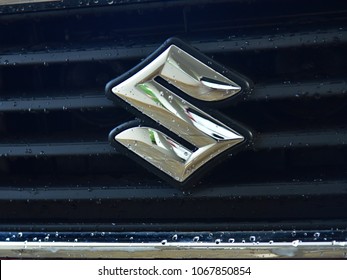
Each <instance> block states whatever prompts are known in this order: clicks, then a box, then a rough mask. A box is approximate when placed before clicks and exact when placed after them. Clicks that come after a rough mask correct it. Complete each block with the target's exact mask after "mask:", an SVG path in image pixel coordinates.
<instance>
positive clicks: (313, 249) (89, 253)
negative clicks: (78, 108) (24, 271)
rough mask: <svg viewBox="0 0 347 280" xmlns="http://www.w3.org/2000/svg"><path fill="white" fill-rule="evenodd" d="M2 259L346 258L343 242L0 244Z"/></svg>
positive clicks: (345, 248) (346, 249) (346, 247)
mask: <svg viewBox="0 0 347 280" xmlns="http://www.w3.org/2000/svg"><path fill="white" fill-rule="evenodd" d="M0 257H1V258H105V259H106V258H216V259H223V258H230V259H234V258H347V246H346V242H333V243H332V242H300V243H298V244H293V243H292V242H290V243H289V242H280V243H278V244H276V243H272V244H269V243H265V242H264V243H259V244H256V243H254V244H244V243H232V244H227V243H220V244H211V243H204V242H202V243H196V242H185V243H179V244H177V243H170V242H167V243H165V244H162V243H158V242H156V243H154V242H153V243H147V244H142V243H113V242H108V243H98V242H95V243H87V242H81V243H79V242H76V243H74V242H42V243H38V242H25V241H24V242H0Z"/></svg>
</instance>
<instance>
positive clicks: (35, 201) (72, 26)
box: [0, 1, 347, 230]
mask: <svg viewBox="0 0 347 280" xmlns="http://www.w3.org/2000/svg"><path fill="white" fill-rule="evenodd" d="M80 2H81V3H80V4H78V5H80V7H79V9H73V8H71V9H70V8H64V7H63V6H54V7H53V6H52V7H53V8H54V9H53V8H52V9H49V8H50V7H49V6H48V7H47V6H45V9H43V10H41V11H36V12H32V11H33V8H32V9H31V10H29V12H26V10H24V11H20V12H16V13H13V12H11V10H6V9H3V10H2V11H3V14H2V15H1V17H0V22H1V25H0V32H1V34H2V35H1V37H2V39H3V40H2V41H3V42H2V44H1V55H0V135H1V137H0V139H1V140H0V156H1V157H0V178H1V182H0V199H1V203H0V219H1V221H2V223H1V228H2V229H9V228H14V227H17V228H19V227H20V228H30V229H32V228H38V227H40V228H41V229H43V228H45V227H48V225H51V227H52V225H54V228H57V227H59V226H58V225H61V226H63V225H64V227H66V226H69V225H71V226H72V225H76V224H79V226H81V228H82V225H83V228H86V227H88V225H90V227H95V225H97V224H100V227H102V225H104V226H105V225H107V226H108V227H113V226H117V227H118V229H120V230H129V229H132V230H134V229H136V230H147V229H148V228H150V229H152V230H153V229H158V230H159V229H167V230H192V229H194V230H199V229H201V230H206V229H208V230H226V229H238V230H240V229H247V230H252V229H264V228H268V229H288V228H301V229H302V228H311V227H313V226H312V224H313V223H314V228H325V229H326V228H330V227H339V226H345V221H346V218H347V205H346V199H347V160H346V159H347V148H346V147H347V127H346V120H347V110H346V109H347V94H346V90H347V83H346V82H347V71H346V61H347V52H346V43H347V21H346V19H347V5H346V4H345V3H343V2H344V1H325V2H324V3H315V5H314V6H311V5H310V4H305V3H304V1H284V3H283V4H282V5H281V6H278V5H275V1H273V2H272V1H265V2H264V1H189V2H187V1H150V2H148V1H136V3H133V2H132V1H128V2H127V1H124V2H126V3H123V2H122V3H117V2H118V1H114V2H113V1H110V3H111V2H112V5H108V4H107V3H106V2H103V1H100V3H98V4H97V3H95V2H96V1H95V2H92V1H90V5H87V2H88V3H89V1H80ZM335 2H336V3H335ZM76 3H77V1H76ZM55 5H58V4H55ZM172 36H176V37H179V38H181V39H183V40H185V41H187V42H188V43H190V44H192V45H193V46H194V47H196V48H198V49H199V50H200V51H201V52H203V53H205V54H206V55H208V56H210V57H211V58H213V59H214V60H216V61H218V62H220V63H222V64H223V65H225V66H226V67H229V68H232V69H235V70H236V71H238V72H240V73H242V74H243V75H245V76H247V77H249V78H250V79H251V80H252V81H253V82H254V84H255V87H254V91H253V93H252V94H251V95H250V96H249V98H248V99H246V100H243V101H241V102H240V103H238V104H236V105H231V106H229V107H227V108H224V109H222V112H223V113H224V114H226V115H227V116H229V117H230V118H232V119H234V120H237V121H238V122H240V123H243V124H245V125H246V126H247V127H250V128H251V129H252V130H253V131H254V137H255V139H254V147H253V148H252V149H249V150H247V151H244V152H240V153H239V154H237V155H233V156H231V157H230V158H229V159H228V160H227V161H226V162H224V163H223V164H220V165H218V166H217V167H215V168H214V169H213V170H211V171H210V172H209V173H208V175H207V176H205V178H204V179H203V180H202V182H201V183H200V185H198V186H197V187H196V188H193V189H187V190H185V191H181V190H179V189H176V188H173V187H171V186H169V185H167V184H166V183H165V182H163V181H161V180H159V179H158V178H157V177H156V176H154V175H152V174H151V173H149V172H148V171H146V170H145V169H143V168H142V167H141V166H139V165H138V164H136V163H135V162H133V161H131V160H129V159H127V158H126V157H124V156H122V155H120V154H118V153H117V151H116V150H115V149H114V148H112V147H111V146H110V145H109V144H108V141H107V137H108V133H109V131H111V130H112V129H113V128H114V127H116V126H118V125H119V124H121V123H123V122H126V121H128V120H131V119H133V116H132V115H131V114H129V113H127V112H126V111H124V110H123V109H122V108H120V107H118V106H117V105H115V104H112V102H111V101H109V100H107V99H106V97H105V94H104V87H105V84H106V83H107V82H108V81H110V80H111V79H113V78H115V77H117V76H119V75H121V74H123V73H124V72H126V71H127V70H129V69H131V68H132V67H133V66H135V65H136V64H138V63H139V62H140V61H141V60H142V59H144V58H146V57H147V56H148V55H149V54H150V53H151V52H152V51H154V50H155V49H156V48H157V47H158V46H160V45H161V43H163V42H164V41H165V40H166V39H167V38H169V37H172ZM19 225H20V226H19Z"/></svg>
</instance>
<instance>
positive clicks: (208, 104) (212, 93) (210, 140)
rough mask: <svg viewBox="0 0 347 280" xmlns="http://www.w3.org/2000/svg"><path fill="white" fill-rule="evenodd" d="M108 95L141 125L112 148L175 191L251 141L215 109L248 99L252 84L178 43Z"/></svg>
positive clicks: (117, 134)
mask: <svg viewBox="0 0 347 280" xmlns="http://www.w3.org/2000/svg"><path fill="white" fill-rule="evenodd" d="M106 91H107V96H108V97H109V98H110V99H112V100H114V101H115V102H117V103H118V104H121V105H122V106H124V107H125V108H127V109H128V110H130V111H131V112H132V113H134V114H135V115H136V116H137V117H138V118H139V119H140V120H136V121H131V122H129V123H126V124H123V125H121V126H119V127H117V128H115V129H114V130H113V131H111V133H110V141H111V143H112V144H113V145H114V146H116V148H117V149H118V150H120V151H122V152H125V153H126V154H128V155H130V156H132V157H135V159H136V160H137V161H140V162H142V163H143V164H144V165H145V166H146V167H148V168H150V169H151V170H152V171H154V172H155V173H157V174H158V175H160V176H161V177H163V178H164V179H165V180H167V181H169V182H170V183H173V184H175V185H179V186H187V185H192V184H193V183H194V179H196V178H198V177H199V175H200V176H201V174H202V173H203V172H204V171H205V170H207V169H208V168H211V166H212V165H215V164H216V163H217V162H219V160H220V159H222V158H223V157H225V156H226V155H228V154H230V153H231V150H233V153H234V151H237V150H240V149H241V148H242V147H244V146H245V145H247V143H249V141H250V139H251V133H250V132H249V131H248V130H246V129H245V128H243V127H242V126H240V125H239V124H237V123H236V122H234V121H231V120H229V119H228V118H226V117H225V116H223V115H222V114H221V113H219V112H217V111H215V110H214V109H213V108H215V107H217V106H221V105H226V104H227V103H228V102H227V101H229V100H233V101H235V99H236V98H237V97H240V96H243V97H244V96H245V94H248V93H249V92H250V82H249V81H248V80H247V79H246V78H245V77H243V76H241V75H240V74H238V73H235V72H234V71H230V70H227V69H226V68H224V67H222V66H221V65H219V64H217V63H216V62H214V61H212V60H211V59H209V58H208V57H206V56H205V55H203V54H202V53H200V52H198V51H197V50H195V49H193V48H192V47H190V46H188V45H186V44H185V43H183V42H182V41H180V40H178V39H169V40H168V41H167V42H166V43H165V44H164V45H163V46H161V47H160V48H159V49H158V50H157V51H156V52H155V53H154V54H152V55H151V56H150V57H148V58H147V59H146V60H145V61H143V62H142V63H140V64H139V65H138V66H136V67H135V68H134V69H132V70H130V71H129V72H128V73H126V74H124V75H123V76H121V77H119V78H117V79H115V80H113V81H111V82H109V83H108V85H107V87H106ZM231 172H232V170H231Z"/></svg>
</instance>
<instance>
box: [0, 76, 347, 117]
mask: <svg viewBox="0 0 347 280" xmlns="http://www.w3.org/2000/svg"><path fill="white" fill-rule="evenodd" d="M346 92H347V82H346V81H342V80H340V81H316V82H290V81H289V82H288V81H283V82H282V83H268V84H256V85H255V89H254V90H253V92H252V94H250V96H249V97H248V98H247V99H246V100H244V101H243V102H248V101H266V102H271V101H274V100H282V99H300V98H304V99H308V98H314V99H318V98H325V97H334V96H338V97H340V98H342V97H345V96H346ZM46 94H47V96H46V97H31V98H25V97H17V98H14V97H11V98H7V99H4V98H0V112H17V111H28V112H30V111H33V112H34V111H59V110H60V111H61V110H63V111H64V110H79V109H105V108H114V109H116V110H117V109H118V108H119V107H118V105H117V104H114V103H113V102H112V101H110V100H108V99H107V98H106V97H105V94H104V92H102V91H100V92H97V91H95V92H84V91H83V92H80V94H78V91H77V92H76V91H74V92H72V93H70V94H68V93H64V92H60V93H59V95H57V93H55V92H46ZM7 95H9V94H7Z"/></svg>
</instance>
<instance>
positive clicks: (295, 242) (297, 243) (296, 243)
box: [292, 240, 300, 247]
mask: <svg viewBox="0 0 347 280" xmlns="http://www.w3.org/2000/svg"><path fill="white" fill-rule="evenodd" d="M299 242H300V241H299V240H294V241H293V242H292V245H293V246H294V247H298V245H299Z"/></svg>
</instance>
